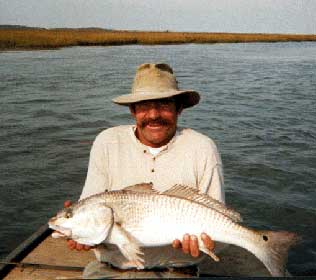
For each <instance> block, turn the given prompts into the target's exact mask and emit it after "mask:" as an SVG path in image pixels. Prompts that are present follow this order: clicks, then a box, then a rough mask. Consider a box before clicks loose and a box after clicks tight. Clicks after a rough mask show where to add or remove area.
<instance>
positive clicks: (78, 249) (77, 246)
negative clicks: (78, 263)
mask: <svg viewBox="0 0 316 280" xmlns="http://www.w3.org/2000/svg"><path fill="white" fill-rule="evenodd" d="M76 250H77V251H81V250H83V245H82V244H80V243H77V245H76Z"/></svg>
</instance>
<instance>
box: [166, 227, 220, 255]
mask: <svg viewBox="0 0 316 280" xmlns="http://www.w3.org/2000/svg"><path fill="white" fill-rule="evenodd" d="M201 239H202V241H203V244H204V246H205V247H206V248H207V249H209V250H210V251H213V249H214V247H215V244H214V241H213V240H212V239H211V237H209V236H208V235H207V234H206V233H204V232H203V233H202V234H201ZM172 247H173V248H175V249H180V248H182V251H183V253H185V254H190V255H191V256H192V257H195V258H197V257H198V256H199V255H200V250H199V243H198V238H197V236H196V235H190V234H185V235H184V236H183V240H182V242H181V241H180V240H179V239H176V240H174V241H173V242H172Z"/></svg>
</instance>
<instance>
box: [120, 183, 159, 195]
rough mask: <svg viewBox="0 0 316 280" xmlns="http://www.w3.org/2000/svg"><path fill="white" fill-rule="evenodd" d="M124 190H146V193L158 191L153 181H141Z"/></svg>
mask: <svg viewBox="0 0 316 280" xmlns="http://www.w3.org/2000/svg"><path fill="white" fill-rule="evenodd" d="M123 191H132V192H141V193H144V192H146V193H158V191H156V190H155V189H154V188H153V184H152V183H140V184H136V185H132V186H128V187H126V188H124V189H123Z"/></svg>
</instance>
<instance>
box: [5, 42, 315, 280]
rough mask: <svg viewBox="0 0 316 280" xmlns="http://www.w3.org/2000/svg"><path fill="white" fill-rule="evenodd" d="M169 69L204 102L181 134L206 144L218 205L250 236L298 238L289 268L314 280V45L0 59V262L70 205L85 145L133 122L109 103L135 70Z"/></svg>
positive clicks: (184, 120) (135, 49)
mask: <svg viewBox="0 0 316 280" xmlns="http://www.w3.org/2000/svg"><path fill="white" fill-rule="evenodd" d="M156 61H159V62H167V63H169V64H170V65H171V66H172V67H173V68H174V70H175V73H176V74H177V77H178V80H179V82H180V87H181V88H183V89H195V90H197V91H199V92H200V93H201V94H202V102H201V103H200V104H199V105H198V106H196V107H194V108H192V109H188V110H185V111H184V112H183V114H182V116H181V118H180V123H179V125H180V126H181V127H187V126H189V127H192V128H195V129H197V130H198V131H200V132H202V133H204V134H207V135H208V136H210V137H211V138H213V139H214V140H215V141H216V143H217V145H218V148H219V150H220V152H221V155H222V159H223V163H224V170H225V187H226V193H227V203H228V204H229V205H231V206H232V207H234V208H236V209H237V210H238V211H240V212H241V214H242V215H243V216H244V218H245V223H246V224H247V225H251V226H252V227H255V228H264V229H273V230H278V229H284V230H289V231H295V232H297V233H298V234H299V235H300V236H301V237H302V241H301V243H300V244H299V245H298V246H297V247H295V248H294V249H292V250H291V252H290V256H289V264H288V269H289V270H290V272H292V273H293V274H295V275H316V240H315V236H316V191H315V182H316V122H315V117H316V110H315V108H316V44H315V43H274V44H262V43H256V44H215V45H179V46H122V47H118V46H116V47H76V48H66V49H61V50H49V51H29V52H24V51H21V52H4V53H0V75H1V79H0V104H1V110H0V119H1V132H0V133H1V138H0V139H1V140H0V141H1V142H0V158H1V161H0V170H1V177H0V178H1V180H0V192H1V198H0V203H1V204H0V224H1V229H0V240H1V242H0V257H4V256H5V255H7V254H8V253H9V252H10V251H11V250H12V249H14V248H15V247H16V246H17V245H18V244H19V243H20V242H21V241H23V240H24V239H25V238H27V237H28V236H29V235H30V234H31V233H33V232H34V231H36V229H37V228H38V227H39V226H40V225H42V224H44V223H45V222H46V221H47V219H48V218H49V217H51V216H52V215H53V214H54V213H56V211H57V210H58V209H60V208H61V207H62V205H63V201H64V200H66V199H71V200H76V199H78V196H79V194H80V192H81V189H82V186H83V184H84V179H85V175H86V170H87V163H88V158H89V150H90V146H91V144H90V141H93V139H94V137H95V135H96V134H97V133H99V132H100V131H102V130H103V129H105V128H108V127H111V126H115V125H119V124H126V123H132V122H133V121H132V119H131V118H130V115H129V112H128V110H127V108H125V107H120V106H117V105H114V104H112V103H111V101H110V100H111V99H112V98H113V97H115V96H117V95H120V94H124V93H128V92H129V91H130V86H131V83H132V79H133V76H134V74H135V69H136V67H137V66H138V65H139V64H141V63H144V62H156Z"/></svg>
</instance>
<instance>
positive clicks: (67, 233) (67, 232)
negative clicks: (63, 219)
mask: <svg viewBox="0 0 316 280" xmlns="http://www.w3.org/2000/svg"><path fill="white" fill-rule="evenodd" d="M48 225H49V227H50V228H51V229H53V230H54V231H55V232H53V233H52V237H53V238H60V237H71V235H72V232H71V229H68V228H64V227H62V226H56V225H53V224H51V223H48Z"/></svg>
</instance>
